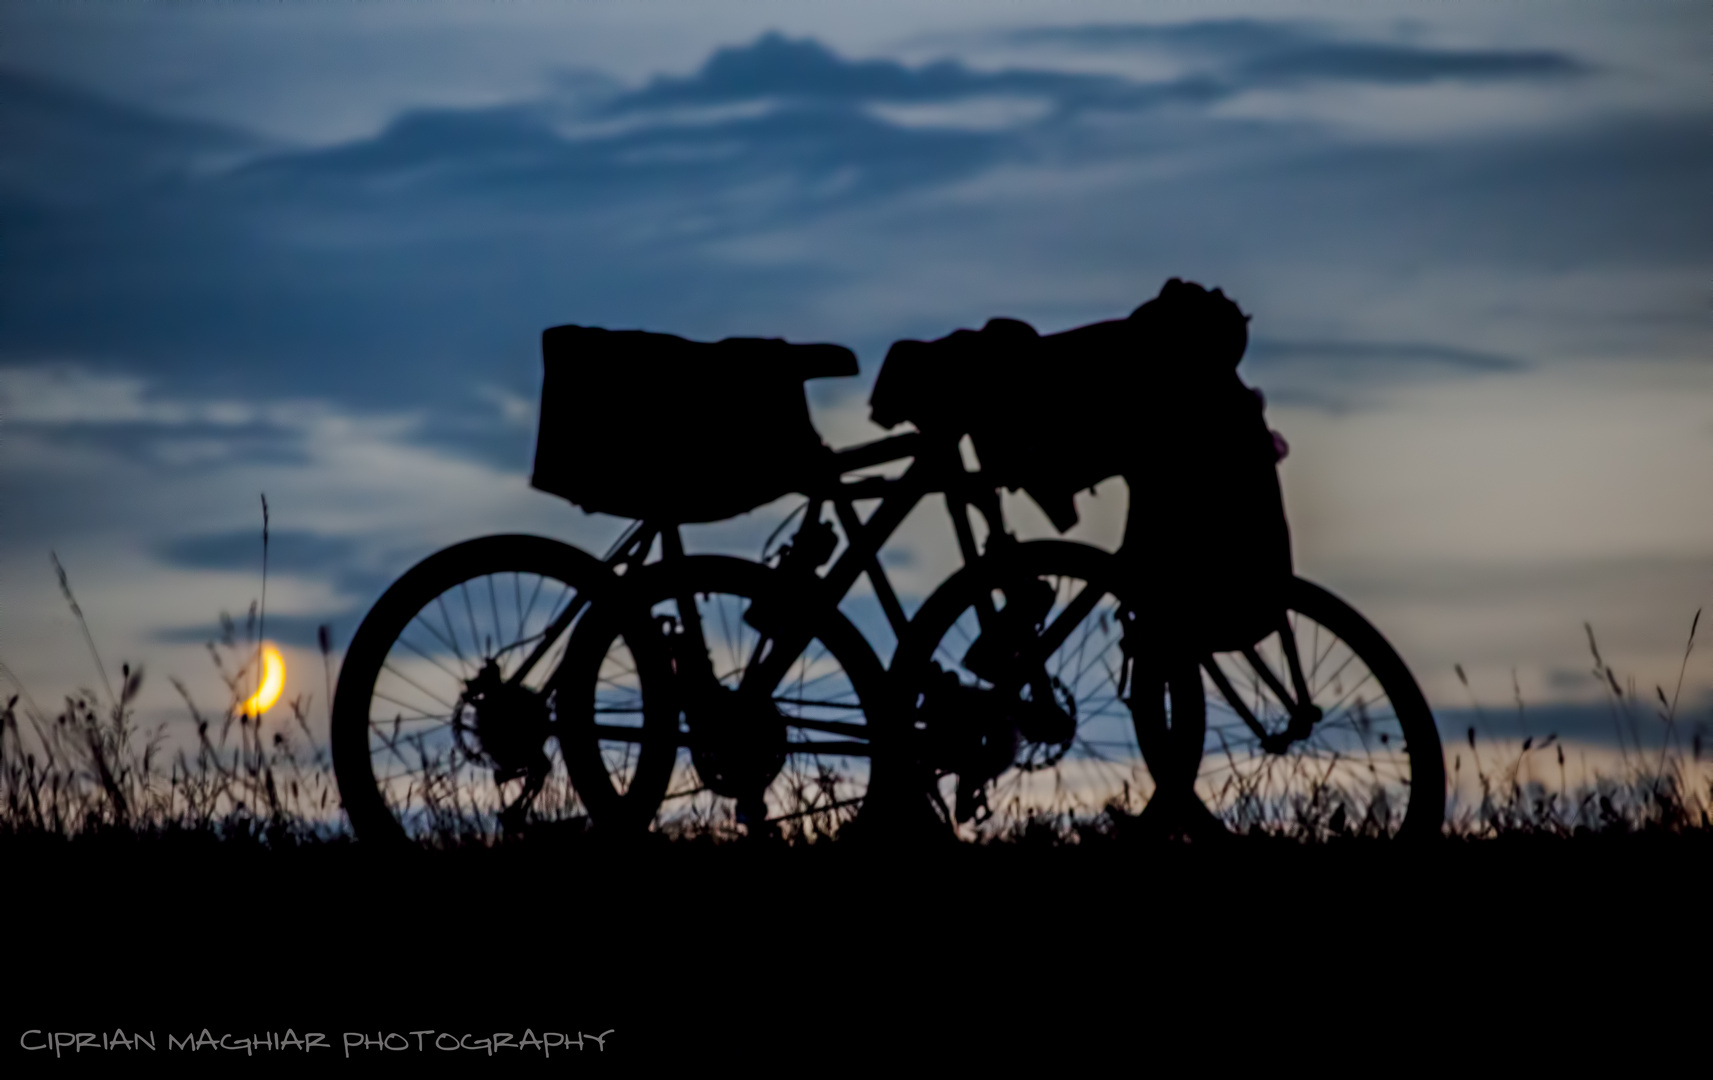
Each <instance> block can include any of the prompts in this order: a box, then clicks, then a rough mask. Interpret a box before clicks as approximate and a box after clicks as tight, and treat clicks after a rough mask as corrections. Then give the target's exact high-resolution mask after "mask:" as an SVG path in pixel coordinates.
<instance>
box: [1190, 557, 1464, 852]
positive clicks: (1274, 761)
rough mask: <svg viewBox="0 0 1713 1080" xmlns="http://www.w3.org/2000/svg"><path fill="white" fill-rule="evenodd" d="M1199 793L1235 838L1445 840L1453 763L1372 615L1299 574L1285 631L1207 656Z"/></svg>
mask: <svg viewBox="0 0 1713 1080" xmlns="http://www.w3.org/2000/svg"><path fill="white" fill-rule="evenodd" d="M1201 668H1202V692H1203V696H1204V700H1205V702H1206V708H1205V717H1206V730H1205V732H1204V733H1203V735H1202V738H1201V740H1200V742H1201V746H1200V763H1199V765H1198V766H1197V773H1196V779H1195V790H1196V794H1197V796H1198V797H1199V799H1200V801H1201V803H1202V804H1203V805H1204V806H1206V807H1207V809H1208V810H1209V811H1211V812H1212V814H1213V816H1214V817H1216V818H1218V819H1219V820H1220V821H1221V822H1223V823H1224V824H1225V826H1226V827H1227V828H1229V829H1231V830H1233V831H1236V832H1244V833H1248V832H1272V833H1282V834H1286V835H1291V836H1296V837H1301V838H1311V839H1318V838H1324V837H1327V836H1334V835H1360V836H1373V837H1394V836H1413V835H1420V836H1433V835H1438V833H1439V831H1440V828H1441V826H1442V825H1443V823H1444V819H1445V758H1444V754H1443V752H1442V750H1441V749H1440V743H1439V733H1438V730H1437V729H1436V728H1435V726H1434V720H1433V712H1432V711H1431V710H1430V709H1429V708H1428V704H1427V700H1426V698H1424V697H1423V695H1422V692H1421V689H1420V687H1418V686H1417V685H1416V681H1415V678H1414V677H1413V676H1412V675H1411V674H1410V670H1409V668H1408V667H1407V666H1406V665H1405V664H1404V661H1403V660H1402V659H1401V658H1400V657H1399V656H1398V654H1397V652H1396V651H1395V650H1393V648H1392V646H1391V645H1390V644H1389V643H1388V642H1387V641H1386V639H1385V638H1384V637H1383V636H1381V634H1380V632H1379V631H1378V630H1376V629H1375V628H1374V627H1373V626H1372V625H1371V624H1370V623H1369V622H1368V620H1367V619H1364V618H1363V617H1362V616H1361V615H1360V614H1359V613H1358V612H1357V611H1356V610H1355V609H1354V608H1352V607H1351V606H1350V605H1349V604H1346V603H1345V602H1344V601H1342V600H1340V599H1339V598H1338V597H1336V596H1334V595H1333V594H1332V593H1330V592H1328V591H1326V590H1325V589H1323V588H1321V587H1320V586H1318V585H1314V584H1311V583H1309V582H1307V581H1304V580H1302V579H1301V578H1293V579H1292V581H1291V583H1290V585H1289V587H1288V588H1287V591H1286V611H1285V613H1284V618H1283V620H1282V622H1281V624H1280V625H1279V626H1278V628H1277V629H1275V630H1274V631H1273V632H1272V633H1271V634H1269V635H1268V636H1267V637H1265V638H1263V639H1261V640H1260V641H1259V642H1257V643H1256V644H1255V645H1254V646H1252V647H1251V648H1249V649H1243V650H1238V651H1235V652H1225V653H1218V654H1213V655H1209V656H1204V657H1203V658H1202V663H1201Z"/></svg>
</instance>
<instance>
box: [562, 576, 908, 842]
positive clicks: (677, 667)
mask: <svg viewBox="0 0 1713 1080" xmlns="http://www.w3.org/2000/svg"><path fill="white" fill-rule="evenodd" d="M624 588H625V594H624V596H623V598H622V599H621V600H620V601H619V602H618V603H616V604H614V605H611V606H610V607H608V608H606V609H604V610H605V612H606V613H607V614H603V613H602V612H601V611H597V612H595V613H594V616H593V617H592V618H591V619H590V621H589V622H588V623H587V624H585V625H584V626H581V627H579V629H578V631H577V635H576V640H575V641H574V642H573V643H572V646H571V657H570V662H569V663H568V665H567V667H566V669H565V678H564V689H563V690H562V691H561V695H560V698H559V700H560V701H561V702H562V704H561V709H562V714H563V716H564V717H565V720H566V722H567V726H566V737H565V738H564V739H562V740H561V747H562V749H563V751H564V754H565V757H566V762H567V765H568V767H569V769H570V773H571V776H572V777H573V778H574V779H575V782H576V786H577V789H578V790H579V791H580V792H582V793H583V794H584V797H585V799H586V801H587V802H588V804H589V805H590V808H591V811H592V812H593V813H594V814H595V816H596V820H597V821H599V822H601V823H602V825H603V827H605V826H606V823H607V822H608V821H617V822H620V823H621V824H622V826H623V827H624V828H635V829H641V828H650V827H652V828H654V829H657V830H659V831H663V832H667V833H673V834H703V835H706V834H713V835H725V834H732V833H735V832H737V831H739V827H740V826H741V827H742V829H743V831H747V832H749V833H752V834H753V833H756V832H758V831H761V832H768V833H778V834H784V835H786V836H791V837H796V838H802V839H810V840H813V839H819V838H824V837H832V836H835V835H837V834H838V833H839V832H840V831H841V830H843V829H844V828H845V827H846V826H847V825H848V824H849V823H850V822H851V821H853V820H854V819H855V818H856V816H857V814H858V813H859V812H860V811H861V810H862V808H863V805H864V802H865V800H866V799H867V796H868V791H869V779H870V761H871V758H872V756H873V745H872V742H873V738H874V735H875V732H876V730H877V729H876V728H875V726H874V725H873V724H872V723H871V722H870V718H869V715H868V712H867V708H866V706H867V705H868V704H869V703H871V702H874V701H877V700H879V691H880V687H881V685H882V682H881V680H882V678H883V671H882V669H881V666H880V662H879V661H878V660H877V659H876V658H875V656H874V652H873V650H872V649H870V648H869V646H868V643H867V642H866V641H864V640H863V638H862V635H861V634H859V633H858V632H857V630H856V628H855V627H854V626H852V625H851V624H850V622H849V621H848V620H847V619H846V618H845V617H844V616H843V615H841V614H840V613H839V612H838V611H837V609H834V608H830V607H829V608H825V609H822V608H817V607H815V606H814V604H813V603H812V602H809V603H805V604H802V605H798V604H796V603H794V602H793V601H794V600H795V599H797V598H798V597H800V596H802V595H803V594H802V591H800V590H796V589H792V588H789V587H788V584H787V581H786V579H785V578H784V577H783V575H781V574H780V573H779V572H778V571H776V570H772V569H769V568H768V567H766V566H762V565H760V564H758V563H753V562H748V561H745V560H742V559H732V558H725V557H721V556H710V555H692V556H684V557H681V558H674V559H670V560H667V561H663V562H660V563H655V564H651V565H649V566H645V567H643V568H641V569H640V570H638V571H637V572H636V573H635V576H634V578H633V577H631V576H629V575H627V577H626V579H625V581H624ZM620 612H622V613H625V615H626V617H632V616H633V615H634V616H635V617H637V618H640V617H641V613H646V617H647V619H648V621H649V623H650V625H652V627H653V634H654V640H653V645H652V646H651V648H650V649H649V650H648V651H650V652H654V651H656V650H658V651H659V653H660V655H662V656H664V657H665V658H666V662H667V664H668V666H669V667H670V669H671V671H672V674H671V676H670V677H669V678H667V679H662V680H659V681H656V680H653V679H650V680H647V681H646V689H647V691H648V693H649V694H650V695H651V696H650V697H649V710H650V714H651V715H652V714H653V710H654V709H656V708H661V709H663V710H664V712H663V713H662V714H661V715H670V716H672V717H673V721H674V722H673V723H672V724H670V725H668V724H664V723H663V724H660V725H655V724H639V725H636V726H634V727H632V728H631V729H630V730H628V731H619V730H615V728H614V726H613V725H612V724H611V722H610V721H609V720H608V718H607V717H606V716H604V715H603V714H602V712H601V709H602V705H601V702H600V699H599V697H598V696H597V693H595V692H592V691H591V687H594V688H596V690H597V691H598V688H599V686H600V683H599V681H598V680H596V679H595V678H594V674H595V670H594V666H595V665H597V664H599V663H602V662H603V658H605V657H608V656H610V655H611V654H612V652H613V642H614V640H615V638H617V637H620V636H621V635H620V634H619V629H620V628H619V627H617V626H615V625H614V624H613V622H611V621H610V619H609V618H608V615H611V614H615V613H620ZM756 623H760V624H761V625H762V626H765V627H766V628H767V629H766V632H764V631H763V630H761V629H758V628H757V625H756ZM787 640H789V642H790V643H789V644H785V642H787ZM787 652H789V654H790V655H785V653H787ZM617 739H630V740H632V747H631V749H632V751H633V752H634V757H633V759H632V760H634V762H635V766H634V768H635V771H636V775H639V776H641V775H646V776H648V777H651V778H653V780H652V781H651V783H650V784H649V786H648V787H647V788H646V789H645V788H642V787H633V788H632V792H633V794H632V795H631V796H629V797H621V793H620V791H619V790H618V787H617V780H616V777H614V776H613V774H612V772H611V768H610V763H611V760H612V757H611V755H610V754H606V753H603V752H601V751H600V749H599V748H600V747H601V746H603V745H610V744H611V743H612V741H613V740H617ZM645 793H646V794H645ZM608 805H611V806H615V807H620V809H618V810H616V811H614V812H612V813H607V812H604V808H605V807H606V806H608Z"/></svg>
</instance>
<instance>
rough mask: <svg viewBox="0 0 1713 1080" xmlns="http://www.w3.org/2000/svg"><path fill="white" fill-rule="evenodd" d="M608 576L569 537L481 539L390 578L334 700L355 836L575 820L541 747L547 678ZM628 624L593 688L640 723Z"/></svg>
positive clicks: (337, 756)
mask: <svg viewBox="0 0 1713 1080" xmlns="http://www.w3.org/2000/svg"><path fill="white" fill-rule="evenodd" d="M615 580H616V579H615V578H614V577H613V575H612V574H611V573H610V572H609V571H608V569H607V568H606V567H605V566H604V565H602V563H601V562H600V561H599V560H597V559H595V558H594V557H593V556H591V555H589V554H587V553H586V552H583V551H580V550H578V549H576V548H574V547H570V546H568V545H566V544H562V543H559V542H557V541H554V540H549V539H546V538H543V537H537V536H489V537H483V538H480V539H476V540H470V541H467V542H465V543H461V544H457V545H454V546H453V547H450V548H447V549H446V550H444V551H441V552H438V553H436V554H434V555H431V556H429V557H428V558H427V559H424V560H423V561H422V562H420V563H418V564H417V565H416V566H414V567H412V568H411V569H410V570H409V571H408V572H407V573H405V574H404V576H402V577H401V578H399V580H398V581H396V582H395V583H394V584H393V585H392V586H391V587H390V588H388V589H387V591H386V592H385V593H384V594H383V595H382V596H381V599H380V600H379V601H378V602H377V603H376V604H375V606H374V607H373V608H372V609H371V610H370V611H369V614H368V615H367V616H366V617H365V618H364V620H363V623H362V625H361V627H360V628H359V629H358V631H357V633H356V635H355V636H354V637H353V638H352V641H351V646H350V648H349V649H348V650H347V651H346V654H345V661H344V664H343V666H342V668H341V670H340V673H339V686H338V690H337V692H336V694H335V697H334V705H333V719H332V744H333V765H334V771H335V774H336V776H337V778H338V782H339V793H340V798H341V800H342V802H343V803H344V805H345V810H346V812H347V814H348V815H349V816H350V819H351V825H352V827H353V829H354V830H355V831H356V832H357V835H358V836H359V837H360V838H362V839H364V840H372V839H382V840H402V839H405V838H411V839H418V840H424V839H433V840H440V841H448V840H461V839H472V838H477V839H491V838H494V837H496V836H498V835H499V834H501V833H504V832H507V831H515V830H517V829H520V828H522V827H524V826H525V825H526V824H530V825H538V824H542V823H546V822H562V823H567V824H570V825H573V826H579V827H580V826H581V825H583V824H585V823H586V822H587V820H588V807H587V806H586V805H585V804H584V802H583V800H582V799H580V798H579V797H578V794H577V792H576V790H575V789H574V787H573V785H572V784H571V782H570V777H569V776H568V774H567V772H566V770H565V768H564V767H563V765H562V764H560V763H559V760H558V758H559V755H557V754H554V753H552V752H551V751H552V747H551V746H550V744H551V743H552V741H553V740H554V739H555V737H556V736H557V735H558V734H559V730H560V726H561V725H560V719H559V711H560V709H559V703H558V698H557V683H556V681H555V679H554V676H555V673H556V672H557V670H558V668H559V667H560V665H561V663H562V661H563V659H564V656H565V650H566V646H567V643H568V640H569V638H570V632H569V631H570V628H571V627H572V626H573V625H575V624H576V623H577V622H578V621H580V620H581V619H584V618H586V617H587V612H588V611H590V610H592V609H593V608H594V607H595V606H597V605H596V604H595V599H596V597H597V596H601V595H604V594H605V593H606V592H607V590H608V589H609V588H610V587H611V586H612V584H613V582H614V581H615ZM638 637H640V635H638V634H636V633H635V632H634V631H633V633H632V634H631V637H630V638H627V637H626V635H625V634H623V633H618V634H615V635H613V637H612V639H611V642H610V644H611V649H610V652H609V655H608V656H607V657H605V658H603V659H604V664H603V668H602V670H603V672H604V682H603V684H602V686H601V687H600V693H601V694H602V695H603V700H604V702H606V703H607V704H608V705H609V706H610V707H612V708H614V709H615V710H622V709H626V708H628V709H630V710H631V711H632V715H634V717H635V720H634V722H635V723H636V724H637V725H639V726H640V724H641V723H642V715H643V714H642V695H641V683H642V681H643V679H644V669H645V668H646V666H647V663H648V657H647V656H646V655H643V654H642V652H641V650H636V651H633V650H632V649H631V647H630V643H631V640H632V639H634V638H638ZM633 742H634V741H633ZM623 745H624V746H627V747H628V746H631V745H632V743H631V742H627V743H625V744H623ZM611 749H613V750H614V753H615V755H617V754H618V753H619V752H620V751H619V750H618V748H617V747H613V748H611ZM613 772H614V774H615V776H617V777H618V779H617V781H616V782H617V783H619V784H621V785H624V786H628V785H629V784H631V783H641V784H644V785H646V784H647V783H648V782H649V778H648V777H647V776H639V775H638V773H637V770H636V768H635V765H634V763H632V764H630V765H626V764H624V763H623V762H622V761H615V766H614V769H613Z"/></svg>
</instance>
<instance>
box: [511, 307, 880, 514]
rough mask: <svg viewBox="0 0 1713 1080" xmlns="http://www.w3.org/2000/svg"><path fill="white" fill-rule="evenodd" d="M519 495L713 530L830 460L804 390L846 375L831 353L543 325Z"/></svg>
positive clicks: (839, 350)
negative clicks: (530, 456)
mask: <svg viewBox="0 0 1713 1080" xmlns="http://www.w3.org/2000/svg"><path fill="white" fill-rule="evenodd" d="M541 354H542V361H543V363H544V365H545V368H546V373H545V379H544V382H543V384H542V390H541V426H540V431H539V434H538V436H537V439H536V447H535V471H534V474H533V475H532V476H531V478H530V483H531V484H532V485H533V486H534V487H536V488H539V489H540V490H542V491H546V492H549V493H551V494H554V495H558V496H560V497H562V498H565V499H568V500H570V501H571V502H573V503H575V504H577V505H578V506H580V507H582V508H583V509H585V510H588V511H591V512H593V513H602V514H615V515H617V516H619V517H627V518H648V519H651V520H655V521H660V522H676V523H690V522H701V521H719V520H721V519H723V518H729V517H734V516H736V515H738V514H742V513H745V512H747V511H750V510H753V509H755V508H756V507H758V506H763V505H765V504H767V503H770V502H772V501H773V500H774V499H777V498H779V497H780V496H782V495H787V494H789V493H791V492H793V491H801V490H803V489H804V488H805V486H806V485H808V484H810V483H812V482H813V481H814V479H815V478H816V476H817V475H818V474H819V471H820V470H821V469H824V468H825V465H826V462H827V459H828V456H829V455H830V454H831V451H830V450H828V449H827V446H826V444H825V443H823V442H822V441H821V437H820V436H819V435H817V434H816V433H815V428H814V425H813V424H812V423H811V422H810V419H809V404H808V401H807V400H806V399H805V397H804V393H803V382H804V380H805V379H815V378H821V377H825V376H834V375H855V374H856V373H857V361H856V354H854V353H852V352H851V351H850V350H849V349H847V348H845V347H844V346H842V345H793V344H789V343H787V342H785V341H782V340H779V339H776V338H727V339H725V340H724V341H716V342H701V341H688V340H686V339H684V338H681V337H677V336H675V335H672V334H656V333H648V332H645V331H641V330H603V329H599V328H597V327H590V326H555V327H552V328H551V329H548V330H546V331H544V332H543V333H542V335H541Z"/></svg>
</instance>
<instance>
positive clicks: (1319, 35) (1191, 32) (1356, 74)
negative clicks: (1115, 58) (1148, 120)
mask: <svg viewBox="0 0 1713 1080" xmlns="http://www.w3.org/2000/svg"><path fill="white" fill-rule="evenodd" d="M1003 40H1006V41H1009V42H1012V43H1015V44H1023V45H1059V46H1069V47H1073V48H1076V49H1078V50H1111V49H1135V48H1145V49H1152V50H1156V51H1161V52H1170V53H1173V54H1176V55H1179V56H1182V55H1184V54H1186V53H1187V54H1189V55H1192V56H1200V57H1203V58H1207V59H1211V60H1213V61H1214V62H1216V63H1218V64H1221V65H1222V70H1221V71H1220V75H1221V76H1222V78H1223V79H1224V80H1225V81H1227V82H1228V83H1229V84H1230V85H1231V86H1232V87H1233V88H1243V89H1253V88H1257V87H1263V86H1279V85H1287V84H1294V83H1304V82H1315V81H1323V82H1365V83H1374V84H1382V85H1400V84H1414V83H1429V82H1437V81H1441V80H1459V81H1467V82H1480V81H1500V80H1530V79H1562V78H1567V77H1572V76H1578V75H1586V74H1589V73H1590V72H1592V70H1593V68H1592V67H1591V66H1590V65H1589V64H1587V63H1586V62H1584V61H1582V60H1579V59H1577V58H1576V57H1573V56H1570V55H1568V54H1565V53H1562V52H1555V51H1551V50H1543V49H1532V50H1517V49H1445V48H1435V47H1431V46H1423V45H1413V44H1400V43H1394V42H1373V41H1349V40H1340V39H1339V38H1338V36H1337V35H1335V34H1334V33H1332V32H1331V31H1330V30H1327V29H1325V28H1323V27H1320V26H1317V25H1315V24H1313V23H1307V22H1289V21H1280V22H1274V21H1263V20H1257V19H1209V20H1200V21H1193V22H1185V23H1169V24H1160V25H1145V24H1134V23H1121V24H1087V25H1082V26H1053V27H1032V28H1025V29H1020V30H1013V31H1008V32H1007V33H1005V34H1004V35H1003Z"/></svg>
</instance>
